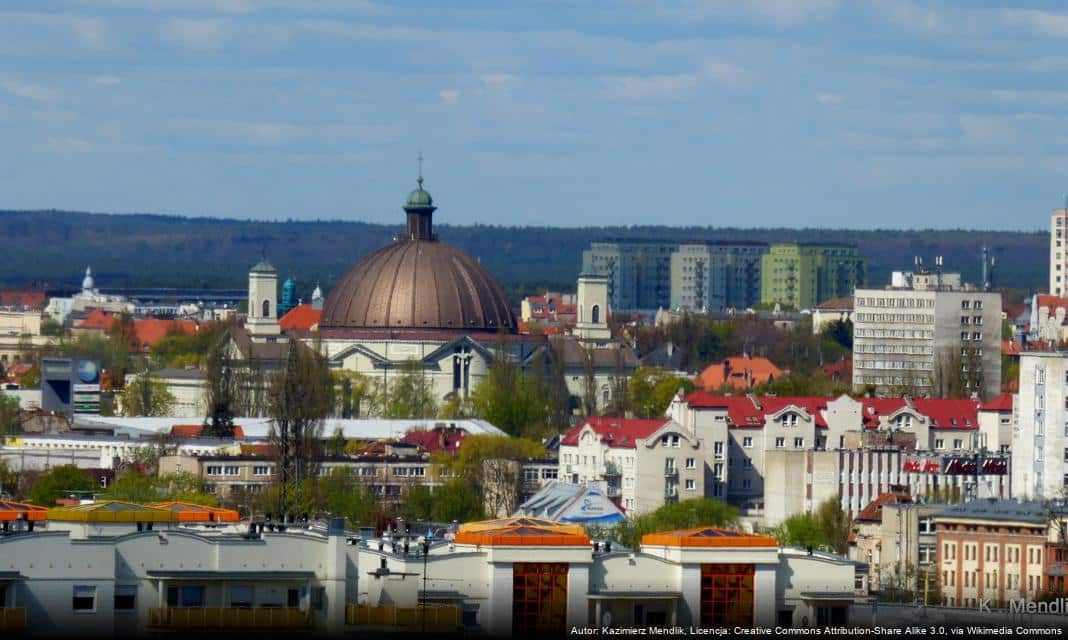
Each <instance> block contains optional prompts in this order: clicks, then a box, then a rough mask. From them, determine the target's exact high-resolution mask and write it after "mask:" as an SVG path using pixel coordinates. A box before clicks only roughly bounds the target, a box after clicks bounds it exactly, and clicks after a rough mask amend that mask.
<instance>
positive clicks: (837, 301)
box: [816, 296, 853, 311]
mask: <svg viewBox="0 0 1068 640" xmlns="http://www.w3.org/2000/svg"><path fill="white" fill-rule="evenodd" d="M816 308H817V309H827V310H835V311H837V310H839V309H852V308H853V297H852V296H847V297H844V298H831V299H830V300H828V301H827V302H824V303H823V304H819V305H816Z"/></svg>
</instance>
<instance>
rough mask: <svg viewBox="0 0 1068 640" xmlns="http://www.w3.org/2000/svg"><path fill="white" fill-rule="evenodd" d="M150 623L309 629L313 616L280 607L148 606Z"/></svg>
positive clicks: (178, 626) (185, 626) (174, 626)
mask: <svg viewBox="0 0 1068 640" xmlns="http://www.w3.org/2000/svg"><path fill="white" fill-rule="evenodd" d="M148 625H149V626H150V627H159V628H165V629H306V628H308V627H310V626H311V616H310V615H309V614H307V613H305V612H303V611H301V610H300V609H283V608H277V607H271V608H267V607H263V608H259V609H250V608H233V607H231V608H221V609H218V608H193V607H189V608H185V607H175V608H167V609H157V608H153V609H149V610H148Z"/></svg>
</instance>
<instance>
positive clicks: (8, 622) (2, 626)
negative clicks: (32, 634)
mask: <svg viewBox="0 0 1068 640" xmlns="http://www.w3.org/2000/svg"><path fill="white" fill-rule="evenodd" d="M25 628H26V610H25V609H18V608H9V609H4V608H0V631H21V630H23V629H25Z"/></svg>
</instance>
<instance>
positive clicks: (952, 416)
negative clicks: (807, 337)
mask: <svg viewBox="0 0 1068 640" xmlns="http://www.w3.org/2000/svg"><path fill="white" fill-rule="evenodd" d="M831 400H834V398H824V397H819V396H801V397H789V396H742V395H738V396H717V395H713V394H711V393H708V392H707V391H695V392H694V393H691V394H690V395H689V396H687V397H686V402H687V404H688V405H689V406H690V407H691V408H694V409H725V410H726V412H727V420H728V426H729V427H731V428H735V429H740V428H742V429H744V428H762V427H763V426H764V422H765V418H766V416H768V415H769V414H774V413H777V412H779V411H781V410H783V409H785V408H786V407H788V406H795V407H797V408H799V409H802V410H804V411H805V412H806V413H808V414H809V415H811V416H813V418H814V419H815V423H816V426H817V427H819V428H826V427H827V421H826V418H825V417H824V415H823V412H824V411H826V409H827V403H828V402H829V401H831ZM857 402H859V403H860V405H861V416H862V419H863V423H864V427H865V428H866V429H874V428H877V427H878V426H879V421H880V419H881V418H883V417H885V416H889V415H891V414H893V413H894V412H896V411H898V410H900V409H902V408H903V407H905V406H906V400H905V399H904V398H858V399H857ZM913 405H914V407H915V410H916V412H917V413H918V414H920V415H923V416H925V417H927V418H928V419H929V420H930V421H931V427H932V428H935V429H963V430H972V429H977V428H978V427H979V401H978V400H973V399H970V398H963V399H958V398H934V399H928V398H921V399H917V400H915V401H913Z"/></svg>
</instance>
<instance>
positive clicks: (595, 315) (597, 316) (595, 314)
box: [590, 304, 601, 324]
mask: <svg viewBox="0 0 1068 640" xmlns="http://www.w3.org/2000/svg"><path fill="white" fill-rule="evenodd" d="M600 321H601V306H600V305H596V304H595V305H593V309H591V310H590V322H592V323H593V324H597V323H599V322H600Z"/></svg>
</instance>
